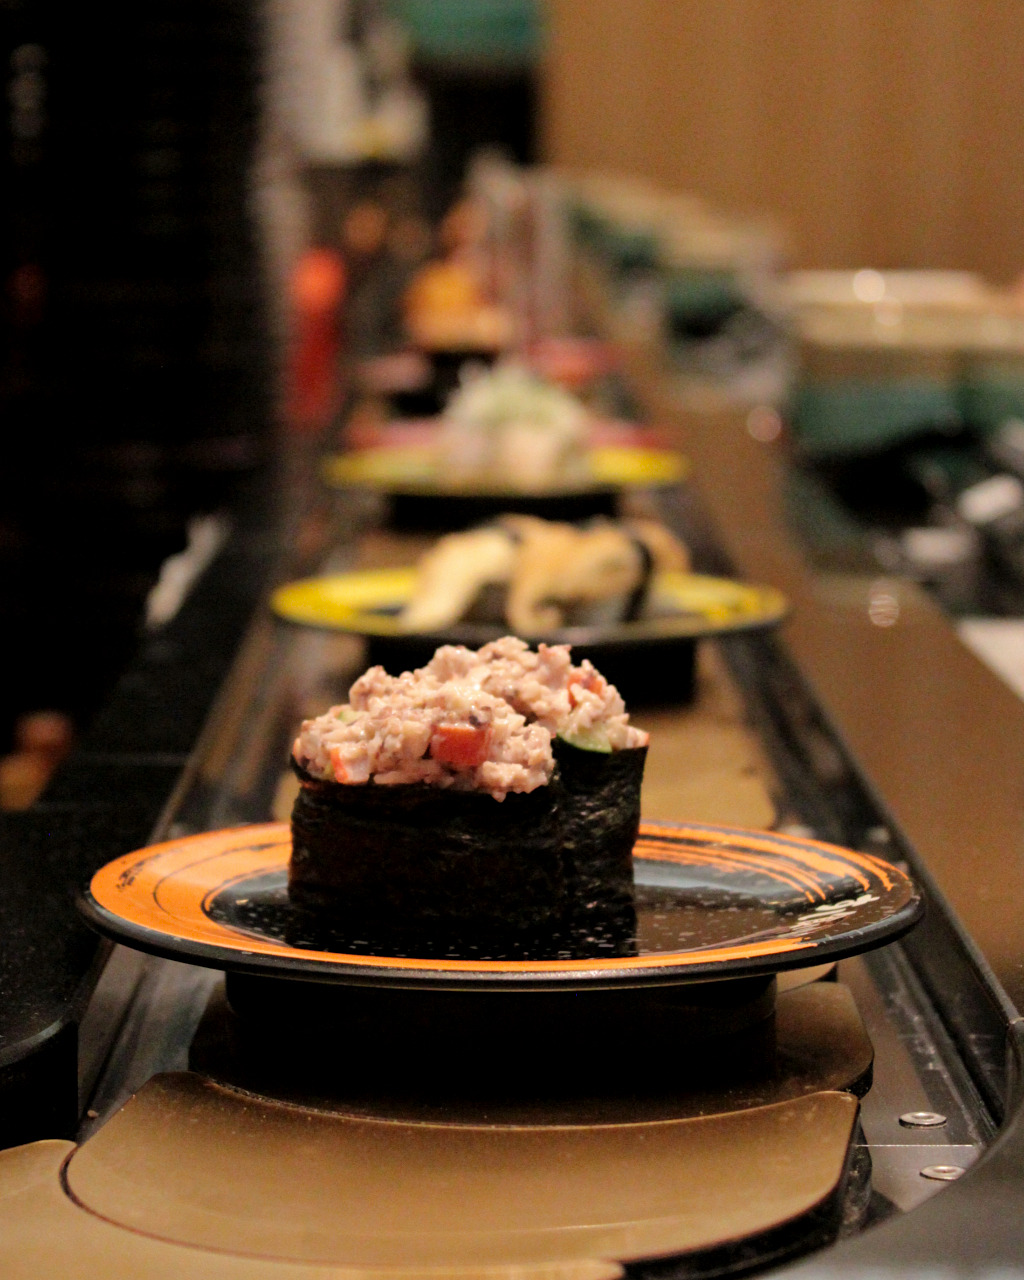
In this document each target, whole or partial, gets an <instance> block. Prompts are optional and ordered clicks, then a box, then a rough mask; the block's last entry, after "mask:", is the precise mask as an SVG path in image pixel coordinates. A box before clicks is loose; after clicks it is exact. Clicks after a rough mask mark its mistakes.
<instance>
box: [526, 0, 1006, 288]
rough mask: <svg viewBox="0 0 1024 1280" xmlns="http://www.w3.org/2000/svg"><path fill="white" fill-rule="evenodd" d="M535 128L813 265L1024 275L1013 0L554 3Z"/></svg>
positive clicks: (572, 157) (562, 157)
mask: <svg viewBox="0 0 1024 1280" xmlns="http://www.w3.org/2000/svg"><path fill="white" fill-rule="evenodd" d="M547 2H548V26H549V40H548V53H547V59H546V68H545V92H544V103H545V120H544V132H545V138H546V150H547V154H548V156H549V157H550V158H551V159H552V160H553V161H555V162H556V163H558V164H562V165H565V166H566V167H568V168H570V169H576V170H580V171H583V170H587V169H593V168H603V169H611V170H615V171H618V172H624V173H635V174H639V175H643V176H646V177H648V178H651V179H653V180H655V181H657V182H659V183H661V184H662V185H665V186H667V187H669V188H672V189H675V190H692V191H696V192H698V193H700V194H703V195H705V196H707V197H708V198H709V199H711V200H713V201H715V202H717V203H718V204H720V205H722V206H724V207H726V208H729V209H733V210H736V211H741V212H742V211H763V210H767V211H769V212H770V213H772V214H773V215H775V216H776V218H777V219H778V220H779V221H780V222H781V223H782V224H783V225H784V226H786V227H787V228H789V230H790V232H791V239H792V243H793V247H794V251H795V253H794V256H795V260H796V261H797V262H798V263H799V264H800V265H805V266H862V265H864V264H867V263H870V264H872V265H875V266H882V267H901V266H903V267H924V266H935V267H965V268H971V269H974V270H978V271H982V272H983V273H985V274H986V275H988V276H989V277H990V278H992V279H994V280H999V281H1005V280H1009V279H1011V278H1013V277H1015V276H1016V275H1018V274H1019V273H1020V272H1021V271H1022V270H1024V0H547Z"/></svg>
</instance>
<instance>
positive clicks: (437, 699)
mask: <svg viewBox="0 0 1024 1280" xmlns="http://www.w3.org/2000/svg"><path fill="white" fill-rule="evenodd" d="M647 741H648V737H647V734H646V733H645V732H643V730H641V729H637V728H636V727H635V726H633V725H631V724H630V723H629V716H628V714H627V712H626V710H625V707H624V705H623V702H622V699H621V698H620V697H619V694H618V693H617V691H616V690H615V688H614V687H613V686H612V685H610V684H608V682H607V681H606V680H605V679H604V677H603V676H602V675H601V674H600V673H599V672H598V671H596V670H595V669H594V667H593V666H592V665H591V664H590V663H589V662H586V661H584V662H582V663H581V664H580V665H579V666H574V665H573V663H572V659H571V656H570V650H569V646H568V645H544V644H542V645H540V646H538V649H537V650H536V651H533V650H531V649H530V648H529V647H528V646H527V645H526V644H524V643H523V641H521V640H517V639H514V638H513V637H510V636H506V637H504V638H503V639H501V640H496V641H494V642H493V643H491V644H488V645H484V646H483V648H481V649H479V650H473V649H468V648H465V647H463V646H461V645H459V646H456V645H445V646H443V647H442V648H440V649H438V650H437V652H436V653H435V654H434V657H433V658H432V659H431V661H430V662H428V663H427V665H426V666H425V667H422V668H420V669H419V670H417V671H407V672H404V673H403V674H402V675H400V676H390V675H388V674H387V673H386V672H385V671H384V669H383V668H382V667H372V668H371V669H370V670H369V671H367V672H366V673H365V674H364V675H362V676H361V677H360V678H359V679H358V680H357V681H356V682H355V684H354V685H353V686H352V689H351V691H350V694H349V701H348V702H347V703H346V704H344V705H343V706H337V707H332V708H331V709H330V710H329V711H328V712H326V713H325V714H324V715H322V716H318V717H317V718H316V719H313V720H307V721H305V722H304V724H303V725H302V729H301V732H300V733H299V736H298V738H297V739H296V741H295V745H294V748H293V759H292V764H293V767H294V769H295V771H296V772H297V774H298V776H299V779H300V782H301V788H300V792H299V796H298V799H297V800H296V802H295V807H294V809H293V812H292V836H293V840H292V857H291V862H290V866H289V894H290V897H291V900H292V902H293V904H294V905H295V906H296V907H298V908H300V909H302V910H305V911H314V912H321V913H328V914H329V915H330V917H331V918H332V919H333V920H335V921H338V922H341V923H344V922H345V921H351V922H352V923H353V924H356V923H358V924H359V925H360V927H361V928H363V929H365V930H367V931H369V932H371V933H373V932H375V931H376V932H377V933H381V932H384V933H386V932H388V931H389V930H391V929H394V928H396V927H398V928H414V929H428V930H434V931H435V933H436V932H437V931H438V930H440V932H441V934H446V933H455V932H457V933H459V934H460V936H463V937H465V936H471V937H473V938H476V939H480V938H486V937H488V936H492V937H499V936H509V935H516V934H520V935H528V934H529V933H530V932H531V931H533V930H536V929H537V928H538V927H543V926H558V925H564V924H566V923H567V922H569V923H571V922H572V921H574V920H578V919H579V916H580V912H581V911H582V912H583V913H584V914H586V912H588V911H590V912H594V911H597V912H600V911H601V910H602V908H607V909H608V910H610V911H612V912H613V914H617V917H618V918H621V916H622V913H623V912H631V910H632V848H633V843H634V841H635V839H636V835H637V829H638V826H639V821H640V783H641V779H642V776H643V765H644V758H645V756H646V752H647Z"/></svg>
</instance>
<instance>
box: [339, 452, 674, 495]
mask: <svg viewBox="0 0 1024 1280" xmlns="http://www.w3.org/2000/svg"><path fill="white" fill-rule="evenodd" d="M588 462H589V469H590V477H589V479H587V480H584V481H583V482H582V483H579V484H575V485H567V484H558V485H552V486H551V487H545V488H539V489H537V490H535V491H530V490H524V489H518V488H512V487H509V488H502V487H500V486H495V485H493V484H490V483H481V484H465V485H458V486H455V485H452V484H451V482H450V480H446V478H445V476H444V474H443V470H442V468H441V467H440V465H439V463H438V459H437V454H436V451H435V450H434V449H432V448H431V447H430V446H429V445H422V446H420V445H382V446H380V447H377V448H369V449H354V450H352V451H351V452H350V453H339V454H334V455H332V456H331V457H328V458H326V459H325V460H324V462H323V477H324V480H325V481H326V482H327V483H328V484H329V485H331V486H332V487H333V488H336V489H367V490H371V491H373V492H377V493H385V494H395V495H398V494H412V495H416V496H421V497H443V496H445V495H449V494H450V495H453V496H459V497H467V498H514V497H518V498H524V497H531V496H532V497H539V498H551V497H556V496H559V495H563V494H564V495H569V494H586V493H605V492H612V491H615V490H618V489H647V488H659V489H660V488H670V487H671V486H672V485H676V484H680V483H681V482H682V481H683V480H685V479H686V477H687V476H688V475H689V472H690V464H689V462H688V460H687V459H686V458H684V457H683V456H682V455H681V454H679V453H676V452H675V451H674V450H671V449H654V448H647V447H643V446H639V445H598V446H595V447H594V448H592V449H590V451H589V454H588Z"/></svg>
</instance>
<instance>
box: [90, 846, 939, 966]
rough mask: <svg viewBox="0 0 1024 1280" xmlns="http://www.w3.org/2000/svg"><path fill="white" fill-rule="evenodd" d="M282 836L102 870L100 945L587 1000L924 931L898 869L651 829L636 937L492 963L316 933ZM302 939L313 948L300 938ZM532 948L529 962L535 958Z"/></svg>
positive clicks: (837, 952) (139, 855) (489, 955)
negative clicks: (585, 992)
mask: <svg viewBox="0 0 1024 1280" xmlns="http://www.w3.org/2000/svg"><path fill="white" fill-rule="evenodd" d="M290 851H291V836H290V831H289V828H288V826H287V824H285V823H265V824H260V825H255V826H245V827H234V828H230V829H228V830H224V831H214V832H207V833H204V834H202V835H196V836H189V837H185V838H183V839H180V840H173V841H169V842H167V843H165V844H158V845H153V846H151V847H150V848H147V849H141V850H138V851H137V852H135V853H130V854H126V855H125V856H123V857H121V858H118V859H116V860H115V861H113V862H110V863H108V864H107V865H106V866H104V867H102V868H101V869H100V870H99V871H98V872H97V873H96V874H95V875H94V876H93V878H92V882H91V884H90V886H89V889H88V891H87V892H86V893H85V894H84V895H83V896H82V899H81V907H82V910H83V912H84V914H85V916H86V918H87V919H88V920H89V922H90V923H91V924H92V925H93V926H94V927H95V928H97V929H98V930H99V931H100V932H101V933H104V934H106V935H107V936H109V937H111V938H113V939H115V940H116V941H118V942H122V943H125V944H127V945H129V946H133V947H137V948H139V949H141V950H144V951H149V952H152V953H154V954H156V955H161V956H166V957H169V958H171V959H175V960H183V961H188V962H191V963H193V964H200V965H207V966H210V967H213V968H221V969H226V970H229V971H231V972H236V973H246V974H254V975H264V976H267V977H278V978H295V979H304V980H306V981H315V982H326V983H342V984H357V985H363V986H378V987H406V988H410V987H411V988H428V989H435V990H463V991H465V990H478V991H484V990H509V989H514V990H519V991H523V990H549V991H550V990H572V989H576V990H581V989H595V990H599V989H602V988H610V987H621V986H631V987H640V986H647V985H651V984H659V983H672V984H679V983H689V982H708V981H710V980H713V979H723V978H740V977H747V976H750V977H753V976H756V975H764V974H771V973H775V972H777V971H779V970H783V969H795V968H801V967H804V966H809V965H818V964H822V963H825V962H826V961H833V960H838V959H841V958H843V957H845V956H850V955H855V954H857V953H858V952H861V951H867V950H869V949H871V948H873V947H877V946H879V945H881V944H882V943H884V942H888V941H891V940H893V939H894V938H897V937H899V936H900V935H901V934H903V933H905V932H906V931H907V930H908V929H910V928H911V927H912V926H913V925H914V924H916V923H917V921H918V920H919V919H920V918H921V915H922V913H923V904H922V900H921V898H920V895H919V894H918V892H917V890H916V889H915V887H914V885H913V883H912V882H911V880H910V879H909V878H908V877H907V876H906V875H905V874H904V873H903V872H902V871H901V870H899V869H898V868H896V867H894V866H892V865H891V864H890V863H887V862H884V861H882V860H881V859H879V858H875V857H872V856H870V855H868V854H863V853H855V852H853V851H851V850H848V849H841V848H839V847H837V846H835V845H829V844H823V843H820V842H818V841H814V840H803V839H798V838H795V837H791V836H783V835H778V834H776V833H774V832H767V831H746V830H741V829H739V828H729V827H712V826H703V825H670V824H667V823H652V822H645V823H643V824H642V826H641V828H640V836H639V839H638V840H637V843H636V846H635V848H634V855H633V857H634V878H635V882H636V896H635V911H636V916H635V924H634V926H633V927H631V928H630V930H629V931H628V936H626V934H624V933H623V931H622V928H621V920H620V921H619V922H618V923H617V924H615V925H614V926H613V927H612V928H610V929H609V931H608V933H607V935H606V936H604V937H602V934H601V928H602V926H601V925H600V924H599V923H598V924H596V925H595V924H593V923H591V925H590V926H588V931H587V934H586V936H585V937H576V936H573V935H572V934H567V935H563V936H560V937H557V938H554V939H552V938H550V937H549V938H547V939H544V940H542V941H536V942H534V943H531V944H528V945H527V946H526V947H523V946H521V945H520V946H518V947H516V948H511V949H510V948H508V947H507V945H505V944H502V948H503V949H502V948H496V949H492V950H491V951H490V952H489V951H488V950H487V948H485V947H482V946H480V945H479V944H473V945H472V946H468V945H467V946H466V947H465V948H463V949H461V951H460V948H459V946H458V945H457V944H455V945H453V944H452V942H451V940H448V941H446V942H445V943H444V945H443V946H441V947H438V948H436V949H432V948H431V947H430V945H429V943H428V944H427V945H425V946H424V945H420V946H419V947H418V948H415V949H414V948H406V951H407V952H408V953H407V954H400V953H399V951H398V950H396V949H394V948H393V947H392V948H383V947H381V946H380V945H379V944H377V945H374V944H373V943H372V942H371V941H370V940H369V939H367V938H360V937H358V936H355V935H354V934H352V933H351V932H350V933H349V934H346V935H344V936H343V935H340V934H334V935H325V934H323V933H320V934H319V935H316V931H315V930H314V932H313V934H309V932H308V926H307V923H306V922H305V921H304V920H303V918H302V914H301V913H299V912H297V911H296V910H295V909H294V908H293V907H292V905H291V904H290V902H289V899H288V888H287V866H288V858H289V854H290ZM304 935H305V936H304ZM531 946H533V947H534V950H533V952H532V953H531V951H530V947H531Z"/></svg>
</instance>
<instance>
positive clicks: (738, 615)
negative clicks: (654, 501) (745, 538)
mask: <svg viewBox="0 0 1024 1280" xmlns="http://www.w3.org/2000/svg"><path fill="white" fill-rule="evenodd" d="M415 583H416V570H415V569H414V568H411V567H410V568H404V569H366V570H363V571H361V572H356V573H341V574H336V575H334V576H332V577H324V578H304V579H302V580H301V581H298V582H289V583H287V584H286V585H285V586H283V587H278V589H277V590H276V591H275V592H274V594H273V596H272V597H271V601H270V603H271V607H272V608H273V610H274V612H275V613H276V614H277V615H278V616H279V617H281V618H284V619H285V620H286V621H288V622H297V623H301V624H302V625H304V626H310V627H329V628H331V629H333V630H336V631H349V632H352V633H354V634H356V635H364V636H400V635H405V634H409V633H407V632H403V631H402V629H401V627H400V626H399V623H398V619H397V617H396V616H395V614H396V613H397V612H398V610H399V609H401V608H402V606H403V605H404V604H405V603H406V602H407V601H408V600H409V598H410V597H411V595H412V592H413V588H414V586H415ZM651 598H652V601H653V605H654V609H655V611H656V615H657V616H654V617H650V618H645V619H642V620H640V621H638V622H625V623H619V624H618V625H615V626H606V627H565V628H562V629H561V630H559V631H557V632H547V633H545V634H544V635H543V636H541V637H539V638H541V639H546V640H548V641H551V640H559V641H564V642H566V643H576V644H581V643H584V642H586V641H591V642H592V641H594V640H595V639H600V640H601V641H602V642H609V643H610V642H615V641H623V642H628V641H636V640H645V639H656V638H657V639H663V638H664V639H668V638H670V637H680V638H683V637H690V636H692V637H694V638H696V637H700V636H710V635H721V634H722V633H724V632H729V631H749V630H755V629H757V628H761V627H770V626H774V625H775V624H776V623H778V622H779V621H781V619H782V618H783V617H784V616H785V614H786V611H787V604H786V598H785V596H784V595H783V594H782V592H781V591H777V590H776V589H775V588H774V587H765V586H755V585H751V584H749V583H744V582H734V581H733V580H732V579H730V578H712V577H708V576H706V575H704V574H695V573H678V572H672V573H660V574H657V575H656V576H655V578H654V585H653V591H652V596H651ZM504 630H505V628H503V627H501V625H500V624H498V623H493V624H481V623H472V624H471V623H456V624H455V625H454V626H452V627H449V628H445V629H444V630H438V631H437V632H436V633H435V632H431V633H430V634H431V635H435V634H436V635H437V636H438V637H439V638H441V639H447V640H453V639H458V638H462V640H463V643H470V642H472V643H481V642H485V641H486V640H487V639H494V638H495V637H497V636H498V635H501V634H503V633H504ZM534 638H538V637H534ZM441 639H439V643H440V642H441Z"/></svg>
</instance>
